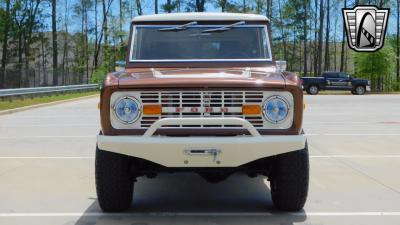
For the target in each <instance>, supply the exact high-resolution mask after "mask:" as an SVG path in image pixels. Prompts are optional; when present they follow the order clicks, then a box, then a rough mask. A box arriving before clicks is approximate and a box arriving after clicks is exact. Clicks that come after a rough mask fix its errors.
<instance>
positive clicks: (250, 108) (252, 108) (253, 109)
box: [242, 105, 261, 115]
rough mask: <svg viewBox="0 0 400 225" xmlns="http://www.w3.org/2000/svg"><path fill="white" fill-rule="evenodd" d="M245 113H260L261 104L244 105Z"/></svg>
mask: <svg viewBox="0 0 400 225" xmlns="http://www.w3.org/2000/svg"><path fill="white" fill-rule="evenodd" d="M242 113H243V115H259V114H261V106H259V105H243V106H242Z"/></svg>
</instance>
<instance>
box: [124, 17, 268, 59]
mask: <svg viewBox="0 0 400 225" xmlns="http://www.w3.org/2000/svg"><path fill="white" fill-rule="evenodd" d="M173 26H176V24H175V25H174V24H167V25H164V24H160V25H133V27H132V31H131V40H130V47H129V55H128V61H129V63H146V62H149V63H157V62H160V63H164V62H171V63H174V62H178V63H179V62H183V63H185V62H206V63H207V62H208V63H212V62H272V61H273V58H272V51H271V40H270V35H269V32H268V26H267V25H266V24H244V25H237V26H235V27H233V28H232V29H235V28H241V27H257V28H263V29H264V32H265V37H266V39H267V40H266V41H267V48H268V49H267V53H268V56H269V58H254V59H134V58H133V55H134V54H133V51H134V44H135V36H136V28H140V27H147V28H160V29H162V28H168V27H173ZM221 26H226V24H217V25H216V24H210V25H207V24H204V25H203V24H201V25H199V24H197V25H190V26H187V27H186V28H187V29H190V28H191V27H204V28H218V27H221Z"/></svg>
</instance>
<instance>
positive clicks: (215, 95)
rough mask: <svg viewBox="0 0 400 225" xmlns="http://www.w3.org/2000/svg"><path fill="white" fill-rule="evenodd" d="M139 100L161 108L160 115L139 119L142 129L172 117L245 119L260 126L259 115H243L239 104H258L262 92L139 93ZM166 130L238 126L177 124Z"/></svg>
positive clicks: (144, 103) (145, 116) (261, 122)
mask: <svg viewBox="0 0 400 225" xmlns="http://www.w3.org/2000/svg"><path fill="white" fill-rule="evenodd" d="M140 99H141V101H142V104H143V105H152V104H161V106H162V114H161V115H143V116H142V117H141V120H140V126H141V127H142V128H146V127H149V126H150V125H151V124H152V123H154V122H155V121H157V120H159V119H162V118H176V117H239V118H243V119H246V120H248V121H249V122H250V123H252V124H253V126H255V127H262V126H263V118H262V115H252V116H244V115H243V114H242V106H243V104H245V103H246V104H260V105H261V104H262V101H263V92H260V91H161V92H152V91H143V92H140ZM196 109H197V110H196ZM207 109H208V110H207ZM210 109H212V110H210ZM169 127H240V126H234V125H225V126H224V125H218V126H214V125H213V126H210V125H208V126H207V125H204V126H201V125H183V126H178V125H177V126H169Z"/></svg>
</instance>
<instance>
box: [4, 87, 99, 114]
mask: <svg viewBox="0 0 400 225" xmlns="http://www.w3.org/2000/svg"><path fill="white" fill-rule="evenodd" d="M98 93H99V91H89V92H76V93H69V94H59V95H52V96H42V97H34V98H29V97H26V98H25V99H16V100H12V101H7V100H3V101H0V111H1V110H7V109H15V108H20V107H24V106H30V105H37V104H43V103H49V102H55V101H61V100H68V99H73V98H79V97H84V96H89V95H95V94H98Z"/></svg>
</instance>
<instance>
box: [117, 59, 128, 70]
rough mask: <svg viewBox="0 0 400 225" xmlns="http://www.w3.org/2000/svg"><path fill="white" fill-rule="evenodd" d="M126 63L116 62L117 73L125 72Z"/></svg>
mask: <svg viewBox="0 0 400 225" xmlns="http://www.w3.org/2000/svg"><path fill="white" fill-rule="evenodd" d="M125 67H126V62H125V61H116V62H115V71H117V72H122V71H125Z"/></svg>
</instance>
